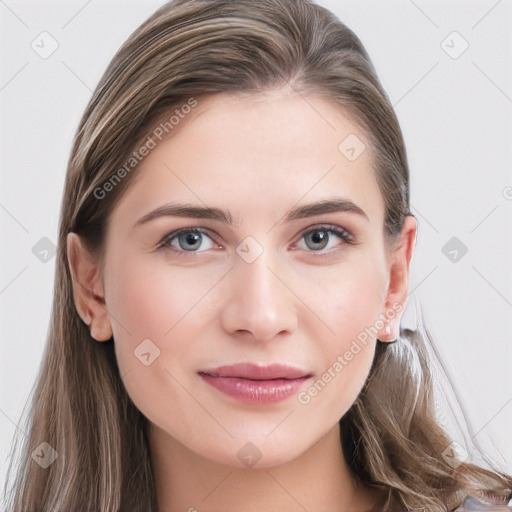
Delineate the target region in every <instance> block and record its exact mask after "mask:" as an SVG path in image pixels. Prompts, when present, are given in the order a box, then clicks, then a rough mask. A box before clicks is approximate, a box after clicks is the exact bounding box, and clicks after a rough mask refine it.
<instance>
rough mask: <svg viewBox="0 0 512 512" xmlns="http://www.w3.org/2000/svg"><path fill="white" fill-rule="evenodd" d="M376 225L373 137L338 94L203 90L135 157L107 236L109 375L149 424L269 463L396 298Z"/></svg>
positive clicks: (168, 434)
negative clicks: (334, 100)
mask: <svg viewBox="0 0 512 512" xmlns="http://www.w3.org/2000/svg"><path fill="white" fill-rule="evenodd" d="M347 137H348V139H347ZM362 144H364V145H365V146H366V149H365V147H364V146H363V145H362ZM351 148H352V149H351ZM359 153H360V154H359ZM177 205H179V208H177ZM306 205H307V206H308V207H309V208H304V207H305V206H306ZM312 205H318V206H312ZM321 205H324V206H323V207H322V206H321ZM166 208H167V210H166ZM187 208H193V210H188V211H187ZM210 209H214V210H210ZM155 211H156V213H155V214H154V215H150V214H151V212H155ZM383 223H384V201H383V198H382V196H381V193H380V191H379V187H378V185H377V181H376V177H375V172H374V170H373V169H372V156H371V153H370V149H369V141H368V140H367V138H366V137H365V134H364V133H362V131H361V130H360V129H359V128H358V127H357V126H356V125H355V124H354V123H353V122H351V121H350V120H349V119H348V118H347V117H345V116H344V115H343V113H342V111H341V110H340V108H339V107H337V106H336V105H335V104H331V103H330V102H327V101H326V100H323V99H320V98H319V97H315V96H300V95H295V96H293V95H290V94H285V93H284V92H279V93H277V92H274V93H268V94H265V95H258V96H251V97H249V96H245V97H242V96H238V97H236V96H233V95H226V94H219V95H214V96H209V97H206V98H205V99H201V100H200V102H199V104H198V105H197V106H196V107H195V108H194V109H193V110H192V112H190V113H189V114H187V116H185V117H184V119H182V120H180V124H178V125H176V126H175V127H174V129H173V132H172V136H171V137H167V139H164V140H162V141H161V142H159V143H158V144H157V145H156V147H154V148H153V149H151V151H150V152H149V154H148V155H147V156H145V157H144V159H143V160H142V161H141V163H140V164H139V168H138V169H137V176H136V179H135V180H134V181H133V183H131V185H130V187H129V188H128V189H127V191H126V193H125V194H124V195H123V196H122V198H121V200H120V202H119V203H118V204H117V206H116V208H115V210H114V211H113V212H112V214H111V217H110V219H109V224H108V230H107V236H106V252H105V259H104V269H103V285H104V296H105V304H106V309H107V311H108V313H109V315H108V322H109V323H110V327H111V329H112V332H113V336H114V340H115V351H116V356H117V360H118V364H119V369H120V374H121V376H122V379H123V382H124V385H125V386H126V390H127V392H128V394H129V395H130V397H131V399H132V400H133V402H134V403H135V405H136V406H137V407H138V408H139V409H140V411H141V412H142V413H143V414H144V415H145V416H146V417H147V418H148V419H149V420H150V422H151V423H152V424H153V426H154V427H155V428H156V430H157V431H158V432H159V436H160V437H161V438H162V439H166V440H167V441H168V442H169V445H171V444H172V445H173V446H175V447H176V446H179V447H181V448H182V449H183V450H185V451H188V452H193V453H195V454H198V455H200V456H202V457H206V458H208V459H212V460H215V461H218V462H222V463H226V464H230V465H237V466H240V465H242V464H245V465H251V464H252V463H253V462H251V461H252V460H254V461H256V459H259V460H258V461H257V462H258V466H259V467H265V466H267V467H268V466H272V465H276V464H279V463H283V462H285V461H288V460H292V459H293V458H295V457H297V456H298V455H300V454H301V453H304V452H305V451H306V450H307V449H308V448H310V447H312V446H313V445H314V444H315V443H316V442H317V441H319V440H320V439H321V438H322V437H324V436H325V435H326V434H327V433H328V432H330V431H332V429H333V428H335V427H337V423H338V421H339V419H340V418H341V417H342V416H343V414H344V413H345V412H346V411H347V410H348V409H349V407H350V406H351V404H352V403H353V402H354V400H355V399H356V397H357V395H358V394H359V392H360V390H361V388H362V386H363V384H364V382H365V379H366V377H367V375H368V373H369V370H370V366H371V363H372V360H373V356H374V351H375V336H376V335H375V331H373V332H372V330H371V329H372V328H373V327H375V326H377V329H379V328H380V332H383V329H382V319H383V318H386V315H387V318H393V317H395V320H396V318H397V317H398V316H399V314H398V313H397V311H398V310H399V309H400V307H401V304H399V302H397V301H396V299H397V297H398V298H402V299H403V298H404V297H405V295H404V289H403V288H401V289H400V290H401V292H400V290H398V292H397V291H396V290H395V288H396V289H398V288H400V287H399V286H398V285H397V286H391V283H393V281H392V279H393V278H392V275H391V274H390V268H391V266H390V265H391V263H392V259H391V256H389V255H388V253H387V250H386V245H385V241H384V237H383ZM178 231H179V233H178ZM402 279H403V276H402ZM395 284H396V283H395ZM400 293H401V294H400ZM402 302H403V301H402ZM390 311H391V313H390ZM379 319H380V321H379ZM390 325H391V326H396V321H393V322H392V323H391V324H390ZM365 329H366V330H365ZM232 365H237V366H235V367H232ZM270 365H279V366H274V367H270V368H266V367H269V366H270ZM223 367H224V368H223ZM329 376H330V377H329ZM315 383H316V384H315ZM315 390H316V391H315ZM260 457H261V458H260Z"/></svg>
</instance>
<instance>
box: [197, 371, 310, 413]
mask: <svg viewBox="0 0 512 512" xmlns="http://www.w3.org/2000/svg"><path fill="white" fill-rule="evenodd" d="M199 375H200V376H201V377H202V379H203V380H204V381H205V382H207V383H208V384H210V385H211V386H213V387H214V388H216V389H218V390H219V391H222V392H223V393H225V394H227V395H229V396H232V397H234V398H237V399H238V400H240V401H242V402H245V403H250V404H254V403H260V404H263V403H273V402H281V401H282V400H286V399H287V398H289V397H290V396H292V395H293V394H295V393H296V392H297V391H298V389H299V388H300V386H302V384H303V383H304V382H305V381H306V380H307V379H309V378H310V377H311V374H310V373H308V372H306V371H304V370H301V369H299V368H294V367H291V366H286V365H281V364H272V365H269V366H258V365H255V364H252V363H239V364H234V365H228V366H220V367H218V368H212V369H208V370H204V371H200V372H199Z"/></svg>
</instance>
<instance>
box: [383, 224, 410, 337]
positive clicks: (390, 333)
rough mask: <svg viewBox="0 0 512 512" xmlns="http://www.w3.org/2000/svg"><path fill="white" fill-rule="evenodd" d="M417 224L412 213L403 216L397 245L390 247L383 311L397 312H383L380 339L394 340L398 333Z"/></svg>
mask: <svg viewBox="0 0 512 512" xmlns="http://www.w3.org/2000/svg"><path fill="white" fill-rule="evenodd" d="M417 225H418V223H417V221H416V218H415V217H414V216H413V215H407V217H405V220H404V224H403V226H402V231H401V232H400V239H399V241H398V243H397V246H396V247H395V248H393V249H392V251H391V252H390V254H389V256H388V258H389V267H388V269H389V270H388V271H389V284H388V289H387V294H386V304H385V311H386V312H391V311H394V312H398V314H394V315H393V316H392V315H391V314H388V315H386V314H385V313H384V316H385V318H389V320H388V321H386V322H385V323H384V327H383V328H382V329H381V330H380V331H379V334H378V336H377V337H378V339H380V340H382V341H390V340H394V339H396V338H397V337H398V335H399V331H400V318H401V316H402V312H403V310H404V309H405V305H406V302H407V293H408V291H409V267H410V263H411V258H412V254H413V251H414V247H415V245H416V235H417ZM391 316H392V318H391Z"/></svg>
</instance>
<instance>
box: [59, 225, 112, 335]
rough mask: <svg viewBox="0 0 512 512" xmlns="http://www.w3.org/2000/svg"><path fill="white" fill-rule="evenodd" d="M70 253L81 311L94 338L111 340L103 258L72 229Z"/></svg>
mask: <svg viewBox="0 0 512 512" xmlns="http://www.w3.org/2000/svg"><path fill="white" fill-rule="evenodd" d="M66 253H67V260H68V265H69V271H70V274H71V279H72V285H73V300H74V302H75V308H76V310H77V313H78V315H79V316H80V318H81V319H82V320H83V322H84V323H85V324H86V325H87V326H88V327H89V329H90V332H91V336H92V337H93V338H94V339H96V340H97V341H107V340H109V339H110V338H112V326H111V324H110V320H109V318H108V314H107V308H106V304H105V298H104V291H103V283H102V279H101V275H100V270H99V262H98V261H96V259H95V258H94V256H93V255H92V254H91V253H90V252H89V251H88V250H87V248H86V247H85V246H84V244H83V243H82V240H81V238H80V236H79V235H77V234H76V233H68V235H67V237H66Z"/></svg>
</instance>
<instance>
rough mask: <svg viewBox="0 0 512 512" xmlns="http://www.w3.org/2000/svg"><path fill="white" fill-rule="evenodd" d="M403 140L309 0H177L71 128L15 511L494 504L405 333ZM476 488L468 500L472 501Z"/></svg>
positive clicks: (505, 495) (417, 338)
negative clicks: (443, 420)
mask: <svg viewBox="0 0 512 512" xmlns="http://www.w3.org/2000/svg"><path fill="white" fill-rule="evenodd" d="M416 229H417V225H416V219H415V218H414V216H413V215H412V214H411V213H410V211H409V176H408V166H407V159H406V152H405V148H404V143H403V139H402V134H401V131H400V127H399V124H398V121H397V118H396V116H395V114H394V112H393V109H392V107H391V105H390V103H389V100H388V98H387V96H386V94H385V92H384V91H383V89H382V86H381V84H380V82H379V80H378V78H377V76H376V74H375V71H374V68H373V66H372V64H371V61H370V59H369V57H368V55H367V53H366V51H365V50H364V48H363V46H362V45H361V43H360V41H359V40H358V38H357V37H356V36H355V35H354V34H353V33H352V32H351V31H350V30H349V29H348V28H347V27H346V26H344V25H343V24H342V23H341V22H339V20H337V19H336V18H335V17H334V16H333V15H332V14H331V13H329V12H328V11H327V10H325V9H323V8H320V7H318V6H316V5H315V4H313V3H310V2H308V1H306V0H300V1H292V0H264V1H261V2H249V1H174V2H171V3H169V4H166V5H165V6H163V7H162V8H161V9H159V10H158V11H157V12H156V13H155V14H154V15H153V16H152V17H151V18H150V19H149V20H147V21H146V22H145V23H144V24H143V25H142V26H141V27H140V28H139V29H137V30H136V31H135V33H134V34H133V35H132V36H131V37H130V38H129V39H128V41H127V42H126V43H125V44H124V46H123V47H122V48H121V49H120V51H119V52H118V53H117V55H116V56H115V57H114V59H113V61H112V63H111V64H110V66H109V67H108V69H107V71H106V73H105V74H104V76H103V78H102V79H101V81H100V83H99V85H98V87H97V89H96V91H95V93H94V95H93V98H92V99H91V101H90V104H89V106H88V107H87V109H86V112H85V114H84V116H83V118H82V121H81V123H80V126H79V129H78V133H77V135H76V139H75V142H74V145H73V149H72V154H71V157H70V160H69V166H68V172H67V177H66V186H65V193H64V199H63V205H62V214H61V223H60V234H59V243H58V267H57V274H56V283H55V294H54V297H55V299H54V300H55V302H54V306H53V312H52V323H51V329H50V333H49V339H48V344H47V349H46V352H45V355H44V360H43V364H42V367H41V373H40V376H39V379H38V382H37V388H36V391H35V394H34V398H33V402H32V409H31V413H30V417H29V420H30V422H29V426H28V431H29V433H30V434H29V436H28V441H27V444H26V446H25V447H24V452H23V456H22V459H21V464H20V468H19V472H18V474H17V479H16V481H15V485H14V492H13V495H12V500H11V505H10V508H9V510H12V511H28V510H30V511H36V510H37V511H43V510H52V511H70V510H72V511H75V510H76V511H78V510H80V511H82V510H95V511H97V510H101V511H102V512H103V511H148V510H159V511H165V512H167V511H170V512H174V511H178V510H189V511H194V510H198V511H223V512H226V511H231V510H244V511H252V510H277V509H279V510H286V511H292V510H293V511H295V510H322V511H324V510H325V511H335V510H350V511H353V512H363V511H365V512H367V511H370V510H372V511H398V510H428V511H433V512H434V511H435V512H437V511H445V510H455V509H457V510H477V509H481V508H482V507H489V509H491V508H492V510H497V509H498V508H497V507H502V508H503V509H507V506H506V505H507V502H508V500H510V498H511V496H510V493H511V484H512V479H511V477H510V476H508V475H505V474H503V473H501V472H499V471H497V470H494V471H491V470H489V469H485V468H482V467H478V466H477V465H475V464H472V463H470V462H467V461H464V460H463V459H461V458H460V457H459V456H458V455H457V454H456V452H455V451H454V449H453V444H452V440H451V439H450V437H449V436H448V434H447V433H446V432H445V431H444V429H443V428H442V427H441V425H440V424H439V423H438V421H437V419H436V414H435V411H436V405H435V404H436V402H435V399H434V394H433V393H434V392H436V393H437V392H438V390H436V389H435V387H434V378H435V375H434V372H435V371H437V370H436V367H435V366H433V360H432V355H431V352H430V351H429V338H428V333H427V332H426V330H425V329H424V328H423V327H422V326H421V325H420V326H419V327H418V329H417V330H415V331H413V330H409V329H400V318H401V316H402V313H403V309H404V307H405V304H406V298H407V292H408V284H409V264H410V260H411V257H412V254H413V250H414V243H415V239H416ZM478 507H480V508H478Z"/></svg>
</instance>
